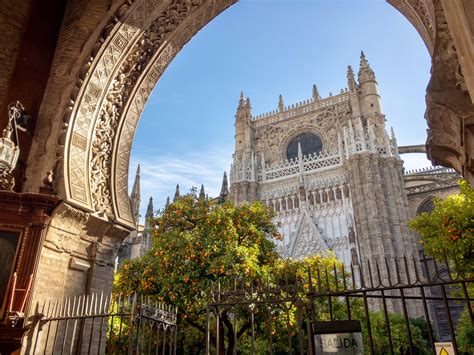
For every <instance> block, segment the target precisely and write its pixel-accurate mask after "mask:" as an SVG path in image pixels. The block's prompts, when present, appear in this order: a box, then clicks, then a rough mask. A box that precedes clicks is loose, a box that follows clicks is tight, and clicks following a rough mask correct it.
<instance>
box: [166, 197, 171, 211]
mask: <svg viewBox="0 0 474 355" xmlns="http://www.w3.org/2000/svg"><path fill="white" fill-rule="evenodd" d="M169 205H170V197H169V196H168V197H166V203H165V208H167V207H168V206H169Z"/></svg>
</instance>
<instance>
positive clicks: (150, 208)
mask: <svg viewBox="0 0 474 355" xmlns="http://www.w3.org/2000/svg"><path fill="white" fill-rule="evenodd" d="M149 218H153V197H150V200H149V201H148V207H147V208H146V215H145V219H146V220H148V219H149Z"/></svg>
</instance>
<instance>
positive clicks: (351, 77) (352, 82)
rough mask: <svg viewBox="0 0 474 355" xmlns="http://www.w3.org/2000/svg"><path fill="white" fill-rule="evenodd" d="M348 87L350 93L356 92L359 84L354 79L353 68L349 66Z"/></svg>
mask: <svg viewBox="0 0 474 355" xmlns="http://www.w3.org/2000/svg"><path fill="white" fill-rule="evenodd" d="M347 85H348V87H349V90H350V91H355V90H356V89H357V84H356V81H355V78H354V71H353V70H352V67H351V66H350V65H349V66H348V67H347Z"/></svg>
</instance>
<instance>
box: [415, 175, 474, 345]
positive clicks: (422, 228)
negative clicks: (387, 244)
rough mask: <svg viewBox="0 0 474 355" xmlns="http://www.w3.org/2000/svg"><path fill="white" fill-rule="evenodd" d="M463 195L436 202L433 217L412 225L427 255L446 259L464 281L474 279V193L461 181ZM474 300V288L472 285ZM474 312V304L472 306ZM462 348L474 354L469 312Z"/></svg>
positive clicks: (461, 329)
mask: <svg viewBox="0 0 474 355" xmlns="http://www.w3.org/2000/svg"><path fill="white" fill-rule="evenodd" d="M459 187H460V189H461V192H460V193H459V194H454V195H450V196H448V197H446V198H445V199H443V200H441V199H439V198H438V199H435V200H434V209H433V211H431V212H430V213H426V212H425V213H421V214H420V215H419V216H417V217H416V218H415V219H414V220H412V221H411V222H410V224H409V225H410V227H411V228H413V229H415V230H416V231H417V232H418V233H419V235H420V243H421V244H422V245H423V246H424V248H425V250H426V252H427V253H428V254H430V255H431V256H432V257H434V258H435V259H437V260H438V261H441V262H444V261H445V260H446V258H447V259H448V262H450V263H452V264H453V266H454V269H455V270H456V272H457V273H458V274H459V276H460V277H462V278H466V279H472V278H474V190H473V189H472V187H471V186H469V183H468V182H467V181H464V180H460V181H459ZM467 292H468V294H469V295H470V297H472V296H473V295H474V287H473V284H472V282H471V283H468V287H467ZM470 307H471V309H474V304H472V303H471V304H470ZM457 339H458V346H459V348H460V350H461V351H464V352H466V353H474V326H473V321H472V319H470V316H469V312H468V309H467V308H465V310H464V312H463V314H462V316H461V318H460V319H459V323H458V327H457Z"/></svg>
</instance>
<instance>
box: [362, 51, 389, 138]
mask: <svg viewBox="0 0 474 355" xmlns="http://www.w3.org/2000/svg"><path fill="white" fill-rule="evenodd" d="M358 78H359V99H360V104H361V105H360V109H361V115H362V116H364V117H365V118H367V119H370V120H371V121H372V123H373V124H374V125H375V127H379V128H380V127H382V126H383V119H382V120H381V119H380V117H379V116H380V115H381V108H380V96H379V92H378V87H377V81H376V80H375V73H374V71H373V70H372V68H371V67H370V65H369V62H368V61H367V58H366V57H365V54H364V52H362V51H361V53H360V66H359V75H358ZM376 133H377V131H376Z"/></svg>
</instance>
